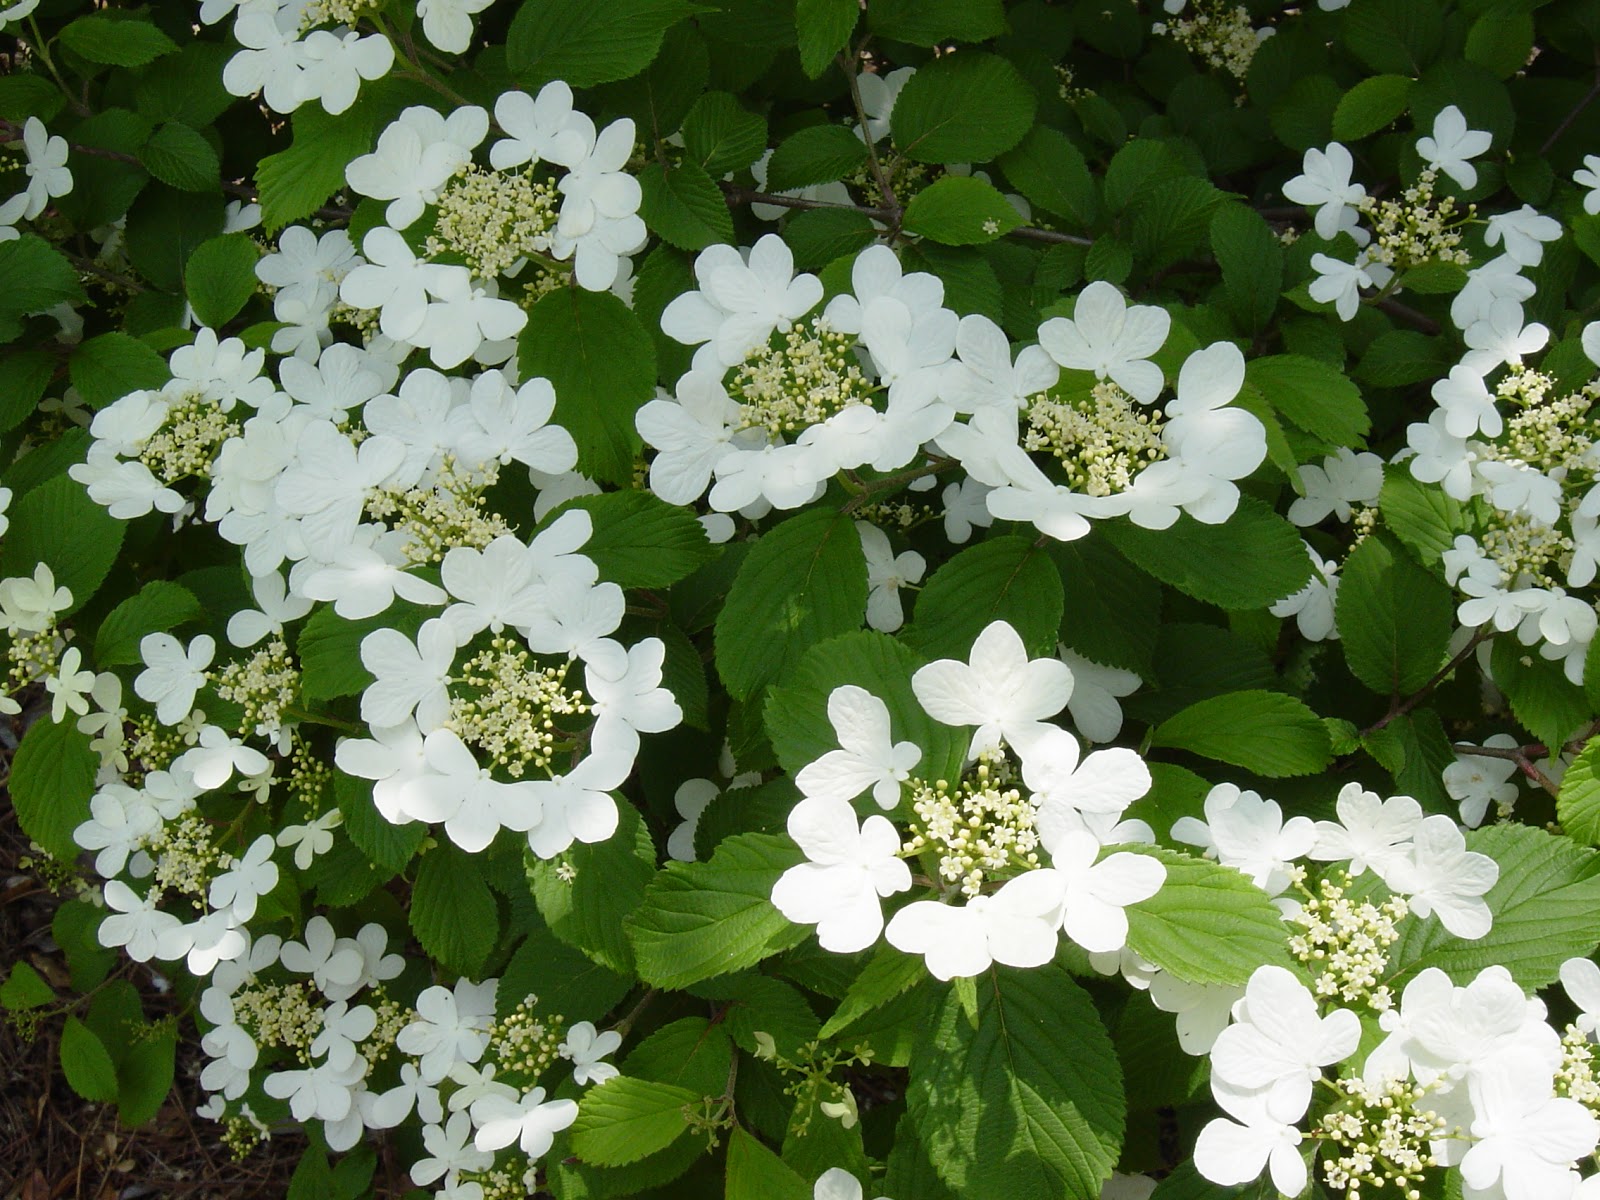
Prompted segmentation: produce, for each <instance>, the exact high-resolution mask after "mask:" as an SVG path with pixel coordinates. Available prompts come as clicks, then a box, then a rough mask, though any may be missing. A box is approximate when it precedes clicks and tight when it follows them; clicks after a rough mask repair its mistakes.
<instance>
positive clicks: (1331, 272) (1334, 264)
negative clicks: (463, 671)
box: [1308, 254, 1393, 321]
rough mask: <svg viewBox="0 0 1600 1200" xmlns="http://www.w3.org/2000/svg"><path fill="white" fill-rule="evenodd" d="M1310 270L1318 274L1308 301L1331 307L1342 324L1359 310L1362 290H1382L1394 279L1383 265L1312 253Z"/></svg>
mask: <svg viewBox="0 0 1600 1200" xmlns="http://www.w3.org/2000/svg"><path fill="white" fill-rule="evenodd" d="M1311 267H1312V269H1313V270H1315V271H1316V272H1317V277H1316V278H1315V279H1313V280H1312V281H1311V287H1310V288H1309V289H1308V290H1309V292H1310V295H1311V298H1312V299H1313V300H1315V301H1317V302H1318V303H1319V304H1332V305H1333V310H1334V311H1335V312H1336V313H1338V314H1339V319H1340V320H1341V321H1349V320H1351V319H1353V318H1354V317H1355V315H1356V310H1357V309H1358V308H1360V307H1361V289H1362V288H1364V287H1382V286H1383V285H1384V284H1386V283H1388V282H1389V280H1390V278H1391V277H1392V276H1393V272H1392V271H1390V270H1389V268H1388V267H1386V266H1384V265H1383V264H1382V263H1376V262H1363V261H1362V260H1361V259H1360V258H1357V259H1356V261H1355V262H1353V263H1347V262H1344V261H1342V260H1341V259H1337V258H1333V257H1331V256H1329V255H1326V254H1313V255H1312V256H1311Z"/></svg>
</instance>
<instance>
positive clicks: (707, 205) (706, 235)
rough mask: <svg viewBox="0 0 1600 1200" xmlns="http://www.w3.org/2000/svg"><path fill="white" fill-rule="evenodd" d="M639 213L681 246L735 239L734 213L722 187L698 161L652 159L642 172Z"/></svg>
mask: <svg viewBox="0 0 1600 1200" xmlns="http://www.w3.org/2000/svg"><path fill="white" fill-rule="evenodd" d="M639 187H640V190H641V198H640V201H639V215H640V216H641V217H643V218H644V223H645V224H646V225H648V226H649V227H650V229H651V231H652V232H654V233H656V234H657V235H659V236H660V237H661V239H662V240H663V241H666V242H670V243H671V244H672V245H674V246H676V247H678V249H680V250H704V249H705V248H706V247H707V246H710V245H714V244H715V243H717V242H731V241H733V217H732V216H730V215H729V213H728V204H727V201H726V200H724V199H723V198H722V190H721V189H720V188H718V187H717V185H716V183H715V182H714V181H713V180H712V178H711V176H710V175H707V174H706V172H705V170H704V168H702V167H701V166H700V165H699V164H698V163H694V162H690V161H687V160H685V161H684V162H681V163H679V164H678V165H677V166H663V165H662V164H660V163H651V164H649V165H647V166H646V167H645V168H644V169H643V170H641V171H640V172H639Z"/></svg>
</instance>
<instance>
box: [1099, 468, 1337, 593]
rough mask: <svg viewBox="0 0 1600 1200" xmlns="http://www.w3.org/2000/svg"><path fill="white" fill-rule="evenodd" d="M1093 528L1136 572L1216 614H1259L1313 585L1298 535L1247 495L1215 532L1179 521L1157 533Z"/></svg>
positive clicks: (1109, 525) (1119, 525)
mask: <svg viewBox="0 0 1600 1200" xmlns="http://www.w3.org/2000/svg"><path fill="white" fill-rule="evenodd" d="M1098 528H1100V529H1102V530H1104V531H1105V534H1106V538H1107V540H1109V541H1110V542H1111V544H1112V545H1113V546H1115V547H1116V548H1117V550H1118V551H1119V552H1121V554H1122V555H1123V556H1124V557H1125V558H1127V559H1128V560H1129V561H1131V562H1132V563H1133V564H1134V565H1135V566H1138V567H1141V568H1143V569H1144V570H1146V571H1148V572H1149V573H1150V574H1152V575H1154V576H1155V577H1156V578H1157V579H1159V580H1161V581H1162V582H1164V583H1170V584H1171V585H1172V586H1173V587H1175V588H1177V589H1178V590H1179V591H1180V592H1184V593H1186V594H1187V595H1190V596H1193V597H1194V598H1195V599H1197V600H1204V601H1206V603H1208V604H1215V605H1217V606H1218V607H1219V608H1227V609H1246V608H1265V607H1266V606H1267V605H1269V604H1272V603H1273V602H1275V601H1277V600H1281V599H1283V597H1285V596H1292V595H1294V594H1295V593H1296V592H1298V591H1299V590H1300V589H1301V588H1303V587H1305V585H1306V581H1307V580H1309V579H1310V578H1311V572H1312V565H1311V559H1310V558H1309V557H1308V556H1307V555H1306V551H1305V546H1304V544H1303V543H1302V542H1301V540H1300V532H1299V530H1297V529H1295V527H1294V526H1293V525H1290V524H1289V522H1287V521H1285V520H1284V519H1283V518H1282V517H1280V516H1278V514H1277V513H1275V512H1273V511H1272V510H1271V509H1269V508H1268V507H1267V506H1266V505H1264V504H1262V503H1261V502H1260V501H1259V500H1256V499H1254V498H1253V497H1250V496H1241V497H1239V508H1238V510H1237V511H1236V512H1235V513H1234V514H1233V516H1231V517H1229V518H1228V520H1227V521H1225V522H1224V523H1222V524H1221V525H1203V524H1201V523H1200V522H1199V521H1196V520H1195V519H1194V518H1193V517H1189V516H1182V517H1179V518H1178V522H1177V524H1175V525H1174V526H1173V527H1172V528H1171V529H1165V530H1161V531H1159V532H1158V531H1155V530H1150V529H1140V528H1139V527H1138V526H1136V525H1133V524H1131V523H1127V522H1123V521H1106V522H1102V523H1101V524H1100V525H1099V527H1098Z"/></svg>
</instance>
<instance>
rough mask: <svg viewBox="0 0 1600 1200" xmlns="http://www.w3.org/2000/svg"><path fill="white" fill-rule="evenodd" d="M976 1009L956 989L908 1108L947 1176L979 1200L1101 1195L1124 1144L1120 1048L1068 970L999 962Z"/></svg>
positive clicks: (916, 1072)
mask: <svg viewBox="0 0 1600 1200" xmlns="http://www.w3.org/2000/svg"><path fill="white" fill-rule="evenodd" d="M976 990H977V1012H976V1015H975V1017H973V1016H969V1015H968V1012H967V1010H966V1008H965V1006H964V1005H963V1003H962V999H961V989H960V988H951V989H950V991H949V992H948V993H947V995H946V997H945V1000H944V1003H943V1005H942V1006H941V1007H940V1009H939V1010H938V1013H937V1015H936V1017H935V1018H934V1021H933V1023H932V1027H931V1028H930V1029H929V1030H928V1031H927V1035H926V1036H925V1037H924V1038H923V1039H922V1040H921V1042H919V1044H918V1045H917V1046H916V1048H915V1049H914V1051H913V1054H912V1059H911V1084H910V1087H909V1089H908V1091H907V1097H906V1101H907V1109H908V1111H909V1113H910V1114H911V1119H912V1121H913V1122H914V1123H915V1125H916V1128H917V1134H918V1137H919V1138H920V1139H921V1140H922V1142H923V1144H924V1145H925V1146H926V1147H927V1152H928V1155H929V1157H930V1159H931V1160H932V1162H933V1165H934V1167H935V1168H936V1169H937V1170H938V1172H939V1174H940V1175H941V1176H942V1177H943V1179H944V1181H945V1183H947V1184H948V1185H949V1186H950V1187H951V1189H952V1190H954V1191H955V1192H956V1194H957V1195H959V1196H962V1197H963V1198H970V1200H1014V1198H1015V1197H1020V1196H1083V1197H1090V1196H1097V1195H1099V1193H1100V1185H1101V1184H1102V1183H1103V1182H1104V1181H1105V1180H1106V1179H1107V1178H1108V1177H1109V1176H1110V1174H1111V1168H1112V1167H1113V1166H1114V1165H1115V1163H1116V1161H1117V1155H1118V1152H1119V1150H1120V1148H1121V1145H1122V1134H1123V1124H1124V1121H1125V1119H1126V1104H1125V1101H1124V1099H1123V1092H1122V1071H1121V1069H1120V1068H1119V1066H1118V1064H1117V1056H1116V1052H1115V1051H1114V1050H1113V1049H1112V1045H1111V1039H1110V1037H1109V1036H1108V1035H1107V1034H1106V1031H1105V1027H1104V1026H1103V1025H1102V1024H1101V1023H1100V1017H1099V1015H1098V1014H1097V1013H1096V1012H1095V1008H1094V1003H1093V1001H1091V1000H1090V999H1089V996H1088V994H1087V993H1086V992H1085V991H1084V990H1083V989H1082V988H1081V987H1079V986H1078V985H1077V984H1076V983H1075V982H1073V980H1072V977H1071V976H1070V975H1068V974H1067V972H1066V970H1065V969H1064V968H1062V967H1061V966H1059V965H1057V964H1053V963H1052V964H1050V965H1047V966H1044V967H1040V968H1038V969H1036V970H1031V971H1019V970H1014V969H1012V968H1008V967H994V968H991V969H990V970H989V971H987V972H985V973H984V974H983V975H981V976H979V977H978V979H977V988H976Z"/></svg>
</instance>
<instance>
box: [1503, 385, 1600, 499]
mask: <svg viewBox="0 0 1600 1200" xmlns="http://www.w3.org/2000/svg"><path fill="white" fill-rule="evenodd" d="M1554 383H1555V381H1554V380H1552V379H1551V378H1550V377H1549V376H1548V375H1541V374H1540V373H1539V372H1537V371H1514V372H1512V373H1511V374H1510V375H1508V376H1506V378H1505V379H1503V380H1502V381H1501V382H1500V385H1499V387H1498V388H1497V389H1496V391H1497V393H1498V394H1499V396H1500V397H1501V398H1502V399H1509V400H1511V401H1512V402H1513V403H1516V404H1519V405H1521V406H1522V408H1521V410H1520V411H1518V412H1514V413H1512V414H1511V416H1510V417H1508V418H1507V419H1506V436H1505V441H1504V452H1505V453H1506V454H1508V455H1514V456H1515V457H1517V458H1519V459H1521V460H1522V461H1523V462H1525V463H1527V464H1528V465H1529V466H1533V467H1537V468H1538V469H1539V470H1540V471H1543V472H1545V473H1546V474H1549V473H1550V472H1552V471H1573V470H1580V469H1583V470H1592V469H1593V462H1592V459H1591V457H1590V456H1591V455H1592V454H1593V453H1594V447H1595V442H1594V427H1593V425H1592V424H1591V422H1590V419H1589V410H1590V408H1592V407H1593V406H1594V402H1595V399H1596V397H1597V396H1600V387H1596V385H1595V384H1594V383H1590V384H1588V385H1587V386H1585V387H1584V388H1583V389H1582V390H1581V391H1577V392H1570V393H1568V394H1567V395H1565V396H1562V397H1560V398H1558V399H1555V400H1551V399H1548V394H1549V392H1550V390H1551V388H1553V387H1554Z"/></svg>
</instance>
